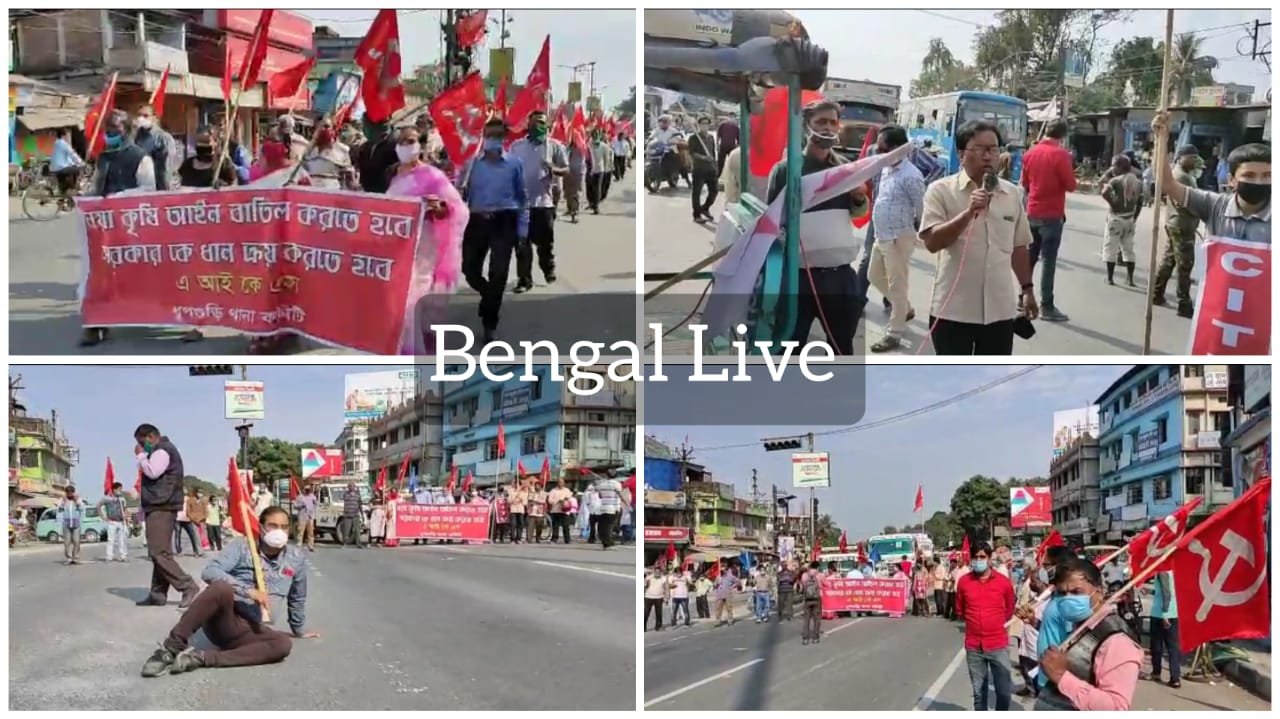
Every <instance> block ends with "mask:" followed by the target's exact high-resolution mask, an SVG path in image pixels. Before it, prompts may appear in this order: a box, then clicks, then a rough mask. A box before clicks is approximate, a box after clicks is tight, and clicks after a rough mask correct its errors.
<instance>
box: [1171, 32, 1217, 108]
mask: <svg viewBox="0 0 1280 719" xmlns="http://www.w3.org/2000/svg"><path fill="white" fill-rule="evenodd" d="M1202 40H1203V38H1201V37H1200V36H1198V35H1193V34H1191V33H1183V34H1182V35H1179V36H1178V37H1176V38H1174V41H1173V48H1172V51H1171V52H1170V55H1169V94H1170V95H1171V97H1170V98H1169V104H1170V105H1177V104H1180V103H1185V102H1189V101H1190V100H1191V88H1193V87H1196V86H1199V85H1212V84H1213V70H1214V68H1216V67H1218V60H1217V58H1214V57H1207V56H1201V55H1200V49H1201V45H1202ZM1162 50H1163V48H1162Z"/></svg>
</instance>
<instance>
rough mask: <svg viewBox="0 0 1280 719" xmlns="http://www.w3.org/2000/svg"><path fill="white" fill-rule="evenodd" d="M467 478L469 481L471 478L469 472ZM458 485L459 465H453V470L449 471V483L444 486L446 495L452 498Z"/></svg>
mask: <svg viewBox="0 0 1280 719" xmlns="http://www.w3.org/2000/svg"><path fill="white" fill-rule="evenodd" d="M467 478H468V479H470V478H471V472H467ZM457 484H458V465H456V464H455V465H453V469H451V470H449V481H448V482H445V485H444V492H445V494H448V495H451V496H452V495H453V488H454V487H456V486H457Z"/></svg>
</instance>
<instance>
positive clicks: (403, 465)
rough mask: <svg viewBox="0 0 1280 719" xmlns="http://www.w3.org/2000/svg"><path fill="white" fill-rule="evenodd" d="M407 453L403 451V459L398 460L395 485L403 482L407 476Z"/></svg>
mask: <svg viewBox="0 0 1280 719" xmlns="http://www.w3.org/2000/svg"><path fill="white" fill-rule="evenodd" d="M409 459H410V457H409V453H408V452H405V453H404V459H402V460H400V471H399V472H397V473H396V485H397V486H400V485H403V484H404V479H405V477H408V476H409Z"/></svg>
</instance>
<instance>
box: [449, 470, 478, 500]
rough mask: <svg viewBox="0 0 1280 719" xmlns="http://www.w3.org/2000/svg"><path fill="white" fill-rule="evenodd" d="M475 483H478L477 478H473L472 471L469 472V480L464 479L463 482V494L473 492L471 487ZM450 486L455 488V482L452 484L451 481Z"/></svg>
mask: <svg viewBox="0 0 1280 719" xmlns="http://www.w3.org/2000/svg"><path fill="white" fill-rule="evenodd" d="M475 482H476V478H475V477H473V476H471V472H470V471H468V472H467V478H466V479H464V480H462V491H463V492H470V491H471V485H473V484H475ZM449 486H450V487H452V486H453V482H452V480H450V483H449ZM450 494H452V492H450Z"/></svg>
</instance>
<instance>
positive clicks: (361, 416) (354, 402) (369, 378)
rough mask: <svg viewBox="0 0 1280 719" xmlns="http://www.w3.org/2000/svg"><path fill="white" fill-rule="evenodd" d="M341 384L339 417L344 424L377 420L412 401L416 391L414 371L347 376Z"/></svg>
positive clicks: (415, 371) (405, 370)
mask: <svg viewBox="0 0 1280 719" xmlns="http://www.w3.org/2000/svg"><path fill="white" fill-rule="evenodd" d="M344 385H345V386H344V392H343V402H342V416H343V417H344V418H345V419H346V421H347V422H355V421H359V420H371V419H377V418H379V417H381V416H382V415H384V414H386V413H387V412H389V411H390V410H392V409H394V408H395V407H399V406H400V405H402V404H404V403H406V402H410V401H412V400H413V398H414V396H415V395H416V394H417V390H418V370H416V369H403V370H387V371H385V372H361V373H360V374H349V375H347V376H346V381H345V382H344Z"/></svg>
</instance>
